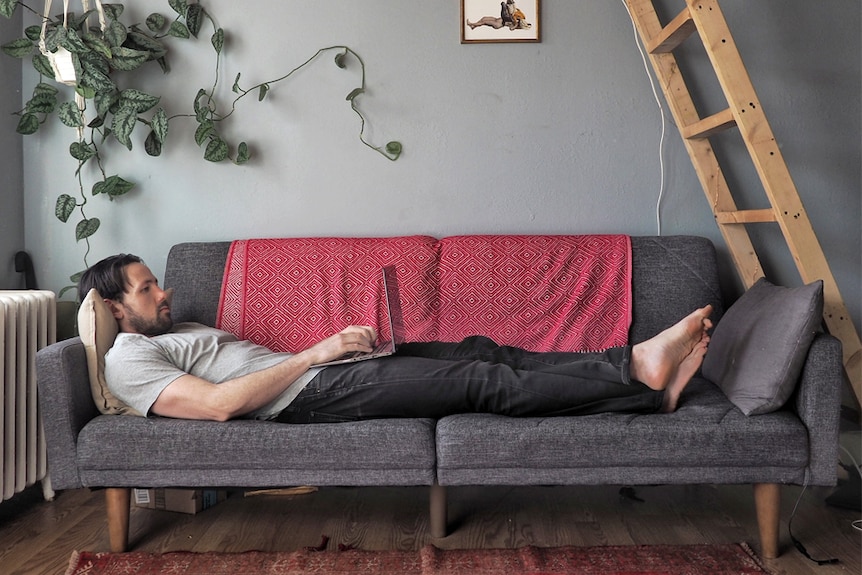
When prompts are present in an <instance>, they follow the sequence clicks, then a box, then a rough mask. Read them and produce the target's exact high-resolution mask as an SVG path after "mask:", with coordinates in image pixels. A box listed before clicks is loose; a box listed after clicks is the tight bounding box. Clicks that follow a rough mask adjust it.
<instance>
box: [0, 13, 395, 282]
mask: <svg viewBox="0 0 862 575" xmlns="http://www.w3.org/2000/svg"><path fill="white" fill-rule="evenodd" d="M90 4H91V2H90V1H89V0H83V2H82V5H83V6H84V8H85V10H84V11H83V13H81V14H80V15H78V14H76V13H74V12H71V11H69V12H68V13H66V14H59V15H57V16H50V15H43V14H41V13H39V12H37V11H35V10H34V9H33V8H31V7H29V6H28V5H27V4H26V3H25V2H22V1H20V0H0V15H2V16H4V17H6V18H11V17H12V15H13V14H14V12H15V10H16V9H17V8H18V7H19V6H21V7H22V8H23V9H25V10H28V11H30V12H31V13H32V14H34V15H36V16H37V17H38V19H39V22H40V24H39V25H32V26H28V27H26V28H25V30H24V37H23V38H19V39H16V40H13V41H11V42H8V43H6V44H3V45H2V46H0V48H2V50H3V52H4V53H6V54H7V55H9V56H12V57H16V58H22V59H25V58H31V59H32V64H33V67H34V68H35V70H36V71H37V72H38V73H39V80H38V82H37V83H36V86H35V87H34V88H33V92H32V95H31V97H30V99H29V100H28V101H27V102H26V103H25V104H24V107H23V108H22V109H21V110H19V111H17V112H15V113H16V114H17V115H18V116H19V121H18V126H17V131H18V133H20V134H23V135H31V134H35V133H37V132H38V130H39V128H40V127H41V126H42V125H43V124H45V123H46V122H47V121H48V120H49V118H50V117H51V116H53V115H56V116H57V118H58V119H59V121H60V122H61V123H62V124H63V125H64V126H67V127H69V128H73V129H74V130H76V133H77V138H76V140H75V141H74V142H73V143H72V144H71V145H70V146H69V154H70V155H71V156H72V157H73V158H74V159H75V160H76V161H77V162H78V165H77V169H76V170H75V181H76V184H77V193H76V194H75V195H73V194H68V193H62V194H60V195H59V196H58V197H57V200H56V203H55V210H54V213H55V216H56V217H57V218H58V219H59V220H60V221H62V222H64V223H66V222H68V221H69V220H70V219H71V218H72V216H73V215H74V214H75V213H76V212H77V214H78V221H77V223H76V225H75V238H76V241H79V242H80V241H84V242H85V244H86V250H85V253H84V258H83V259H84V266H85V267H87V266H88V262H87V257H88V255H89V253H90V238H91V237H92V236H93V235H94V234H95V233H96V232H97V231H98V230H99V227H100V226H101V222H100V221H99V218H96V217H88V216H87V203H88V194H87V190H86V185H85V176H84V173H83V168H84V167H85V166H86V165H87V164H91V165H92V164H94V165H95V166H96V171H97V172H98V175H97V176H96V177H95V182H94V183H93V184H92V186H91V187H90V190H89V191H90V196H98V195H104V196H107V197H108V198H109V199H110V200H114V199H115V198H118V197H120V196H123V195H125V194H127V193H128V192H129V191H131V190H132V189H133V188H134V187H135V184H134V183H133V182H131V181H129V180H127V179H126V178H124V177H122V176H121V175H119V174H113V173H110V171H109V170H107V169H106V166H105V163H106V162H105V157H104V156H103V155H102V153H101V146H103V145H105V144H106V143H108V142H109V141H111V140H116V141H117V142H119V143H120V144H122V145H123V146H124V147H125V148H127V149H128V150H130V151H131V150H132V148H133V145H132V140H131V135H132V133H133V131H134V130H135V128H136V127H138V126H139V125H142V126H146V128H147V129H149V132H148V134H147V136H146V139H145V141H144V146H143V147H144V150H145V152H146V153H147V154H148V155H150V156H159V155H161V153H162V150H163V147H164V145H165V144H166V142H167V137H168V131H169V130H168V127H169V125H170V124H171V122H173V121H175V120H177V119H179V118H189V117H193V118H194V119H195V121H196V124H197V125H196V129H195V131H194V139H195V142H196V143H197V145H198V146H199V147H201V148H202V149H203V158H204V159H205V160H207V161H210V162H222V161H225V160H229V161H231V162H233V163H235V164H243V163H245V162H247V161H248V160H249V159H250V158H251V152H250V148H249V145H248V144H247V143H246V142H244V141H242V142H239V143H238V144H237V145H235V146H234V145H232V144H231V143H229V142H228V141H227V140H226V139H225V138H224V137H223V136H222V135H221V133H220V131H219V129H218V128H219V126H220V123H221V122H223V121H225V120H227V119H228V118H229V117H230V116H232V115H233V114H234V113H235V112H236V110H237V105H238V103H239V101H240V100H242V99H244V98H245V97H246V96H248V95H250V94H255V95H257V99H258V101H263V100H264V99H265V98H266V97H267V95H268V94H269V92H270V90H271V89H272V87H273V86H274V85H275V84H277V83H279V82H282V81H284V80H287V79H288V78H290V77H291V76H292V75H293V74H294V73H296V72H297V71H298V70H300V69H302V68H303V67H305V66H307V65H309V64H310V63H311V62H313V61H314V60H315V59H317V58H318V57H320V56H321V55H322V54H325V53H329V52H333V51H334V52H336V54H335V58H334V61H335V64H336V65H337V66H338V67H339V68H342V69H344V68H347V67H348V61H349V57H352V58H353V59H355V60H356V62H358V64H359V68H360V85H359V86H358V87H357V88H355V89H353V90H352V91H351V92H350V93H349V94H348V95H347V97H346V100H347V101H348V102H349V103H350V107H351V109H352V110H353V111H354V112H355V113H356V114H357V115H358V117H359V119H360V129H359V139H360V141H361V142H362V143H363V144H364V145H366V146H368V147H369V148H371V149H372V150H374V151H376V152H378V153H380V154H381V155H383V156H384V157H386V158H387V159H389V160H392V161H395V160H397V159H398V158H399V156H400V155H401V151H402V146H401V143H400V142H397V141H391V142H389V143H387V144H386V145H385V146H374V145H372V144H371V143H369V142H368V141H367V140H366V138H365V126H366V120H365V117H364V116H363V114H362V112H361V111H360V109H359V107H358V106H357V98H358V97H359V96H360V95H361V94H362V93H364V92H365V86H366V84H365V63H364V62H363V60H362V58H361V57H360V56H359V54H357V53H356V52H355V51H353V50H352V49H351V48H349V47H347V46H329V47H326V48H321V49H319V50H317V52H315V53H314V55H312V56H311V57H310V58H309V59H307V60H306V61H304V62H302V63H301V64H299V65H298V66H296V67H295V68H293V69H292V70H290V71H289V72H287V73H286V74H284V75H283V76H280V77H278V78H275V79H273V80H268V81H265V82H261V83H258V84H256V85H254V86H252V87H250V88H247V89H245V88H243V87H241V85H240V78H241V74H237V75H236V79H235V80H234V83H233V87H232V91H233V93H234V94H236V96H235V97H234V99H233V101H232V102H230V105H229V107H228V110H227V111H226V112H224V113H222V112H221V111H220V110H219V105H218V102H217V100H216V91H217V88H218V85H219V80H220V78H219V73H218V70H219V64H220V60H221V56H222V53H223V50H224V43H225V33H224V30H223V29H222V28H220V27H218V26H217V24H216V22H215V20H214V19H213V18H212V16H211V15H210V14H209V12H208V11H207V10H206V9H205V8H204V7H203V6H202V5H201V4H200V3H198V2H189V1H188V0H168V5H169V7H170V8H171V10H172V13H171V16H165V15H163V14H161V13H159V12H154V13H152V14H150V15H149V16H147V18H146V20H145V21H144V22H143V23H135V24H131V25H125V24H123V23H122V22H121V16H122V15H123V13H124V5H123V4H120V3H101V4H100V3H99V2H98V1H95V4H96V8H95V9H89V6H90ZM96 18H98V25H94V24H93V22H91V20H94V19H96ZM206 22H209V24H210V26H211V27H212V29H213V32H212V34H211V36H210V44H211V46H212V48H213V49H214V51H215V54H216V59H215V78H214V81H213V84H212V87H211V88H210V89H209V90H207V89H204V88H201V89H200V90H199V91H198V92H197V94H196V95H195V98H194V101H193V102H192V111H193V113H177V114H174V115H171V116H169V115H168V113H167V111H166V110H165V107H164V106H162V105H161V103H162V102H161V98H160V97H159V96H154V95H151V94H150V93H148V92H146V91H143V90H139V89H136V88H126V89H122V90H121V89H120V88H119V87H118V85H117V83H116V82H115V81H114V77H115V76H116V75H117V74H119V73H121V72H126V73H128V72H133V71H134V70H137V69H139V68H141V67H142V66H144V65H145V64H147V63H148V62H153V61H155V62H157V63H158V65H159V66H160V67H161V69H162V71H163V72H164V73H166V74H167V73H168V72H169V71H170V66H169V63H168V54H169V50H168V46H167V44H166V40H168V39H172V40H190V39H192V38H194V39H198V38H199V36H200V34H201V31H202V28H203V26H204V24H205V23H206ZM63 58H65V60H63ZM64 61H65V62H66V68H67V69H66V70H65V72H66V74H70V75H71V77H72V80H71V81H68V80H66V78H64V77H61V76H62V75H63V74H62V73H61V72H59V71H58V69H62V66H63V62H64ZM58 77H59V78H60V80H63V81H62V82H61V81H60V80H58V79H57V78H58ZM57 83H61V84H62V83H65V84H68V85H70V86H71V89H68V90H65V91H63V90H61V89H59V88H58V87H57V86H56V85H55V84H57ZM88 112H90V113H91V114H94V117H93V118H92V119H91V120H89V121H88V120H87V113H88ZM81 273H82V272H78V273H76V274H74V275H72V276H71V278H70V280H71V281H72V282H73V283H77V280H78V278H79V277H80V274H81ZM72 287H74V286H66V287H65V288H63V289H62V290H61V291H60V294H59V295H60V297H62V295H63V293H64V292H65V291H67V290H68V289H71V288H72Z"/></svg>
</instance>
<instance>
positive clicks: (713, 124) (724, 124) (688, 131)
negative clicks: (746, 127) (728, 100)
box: [681, 108, 736, 140]
mask: <svg viewBox="0 0 862 575" xmlns="http://www.w3.org/2000/svg"><path fill="white" fill-rule="evenodd" d="M735 126H736V118H734V117H733V112H732V111H731V110H730V108H727V109H726V110H722V111H721V112H718V113H717V114H713V115H712V116H707V117H706V118H704V119H702V120H700V121H698V122H695V123H694V124H691V125H689V126H685V127H684V128H682V130H681V131H682V137H683V138H686V139H689V140H694V139H698V138H708V137H710V136H712V135H714V134H718V133H720V132H723V131H725V130H727V129H729V128H733V127H735Z"/></svg>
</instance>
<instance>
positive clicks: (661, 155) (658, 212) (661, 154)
mask: <svg viewBox="0 0 862 575" xmlns="http://www.w3.org/2000/svg"><path fill="white" fill-rule="evenodd" d="M621 2H622V4H623V7H624V8H625V9H626V13H627V14H628V15H629V19H630V20H631V21H632V31H633V32H634V35H635V45H636V46H637V47H638V51H639V52H640V54H641V60H642V61H643V65H644V70H646V75H647V78H648V79H649V85H650V87H651V88H652V95H653V97H654V98H655V103H656V104H658V109H659V114H660V115H661V138H660V139H659V144H658V163H659V171H660V181H659V188H658V198H657V199H656V204H655V220H656V228H657V235H659V236H660V235H661V200H662V196H663V195H664V178H665V174H664V172H665V169H664V138H665V131H666V127H667V126H666V123H665V113H664V106H662V104H661V98H659V95H658V90H656V87H655V82H654V81H653V77H652V74H651V73H650V70H649V64H648V63H647V58H646V53H645V52H644V49H643V46H642V45H641V42H640V37H639V36H638V30H637V26H636V25H635V20H634V18H633V17H632V13H631V11H630V10H629V7H628V4H626V1H625V0H621Z"/></svg>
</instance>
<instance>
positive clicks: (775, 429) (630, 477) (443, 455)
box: [437, 379, 809, 485]
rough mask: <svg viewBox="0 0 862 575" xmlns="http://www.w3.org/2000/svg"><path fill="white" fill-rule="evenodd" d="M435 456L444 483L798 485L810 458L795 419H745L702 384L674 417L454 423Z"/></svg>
mask: <svg viewBox="0 0 862 575" xmlns="http://www.w3.org/2000/svg"><path fill="white" fill-rule="evenodd" d="M437 450H438V451H437V459H438V478H439V481H440V483H441V484H442V485H452V484H495V483H496V484H545V483H549V484H583V483H587V484H589V483H611V484H612V483H622V484H644V483H661V482H663V481H665V479H663V478H665V477H667V478H668V479H667V480H669V478H671V477H673V478H674V481H673V482H674V483H680V482H685V481H688V482H692V483H695V482H706V483H737V482H738V483H747V482H751V481H757V480H758V479H757V478H758V477H767V476H768V477H772V478H773V479H772V481H775V480H776V479H775V478H776V477H781V478H784V479H786V480H787V481H791V480H793V481H799V480H801V479H802V478H803V473H804V470H805V467H806V465H807V464H808V451H809V449H808V435H807V432H806V429H805V426H804V425H803V424H802V423H801V422H800V421H799V418H798V417H797V416H796V415H795V414H793V413H792V412H790V411H778V412H775V413H772V414H769V415H765V416H763V417H762V418H749V417H746V416H745V415H743V414H742V412H740V411H739V410H738V409H737V408H736V407H734V406H733V405H732V404H731V403H730V402H729V401H728V400H727V398H726V397H725V396H724V394H723V393H722V392H721V391H720V390H719V389H718V388H716V387H715V386H714V385H713V384H712V383H710V382H708V381H706V380H702V379H699V380H695V381H692V382H691V383H690V384H689V387H688V388H687V389H686V391H685V393H684V394H683V397H682V399H681V403H680V407H679V409H678V410H677V411H676V412H674V413H672V414H650V415H631V414H601V415H593V416H583V417H558V418H523V419H517V418H514V419H513V418H507V417H502V416H495V415H485V414H465V415H457V416H451V417H446V418H443V419H442V420H440V422H439V423H438V426H437ZM767 470H769V472H767ZM765 473H772V475H762V474H765ZM758 474H761V475H758ZM761 480H762V479H761Z"/></svg>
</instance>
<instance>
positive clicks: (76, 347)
mask: <svg viewBox="0 0 862 575" xmlns="http://www.w3.org/2000/svg"><path fill="white" fill-rule="evenodd" d="M36 381H37V385H38V389H39V409H40V410H41V415H42V422H43V426H44V429H45V442H46V444H47V450H48V473H49V475H50V477H51V483H52V485H53V487H54V488H55V489H73V488H77V487H81V486H82V484H81V480H80V477H79V475H78V463H77V442H78V433H79V432H80V431H81V429H83V427H84V426H85V425H86V424H87V422H89V421H90V420H91V419H93V418H94V417H96V416H97V415H99V412H98V410H97V409H96V405H95V403H94V402H93V397H92V395H91V393H90V381H89V375H88V372H87V356H86V354H85V352H84V344H83V343H81V339H80V338H77V337H75V338H72V339H67V340H64V341H61V342H58V343H55V344H52V345H49V346H47V347H45V348H43V349H41V350H39V352H38V353H37V354H36Z"/></svg>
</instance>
